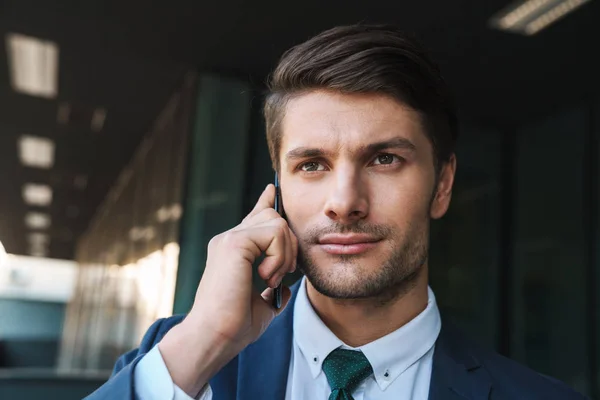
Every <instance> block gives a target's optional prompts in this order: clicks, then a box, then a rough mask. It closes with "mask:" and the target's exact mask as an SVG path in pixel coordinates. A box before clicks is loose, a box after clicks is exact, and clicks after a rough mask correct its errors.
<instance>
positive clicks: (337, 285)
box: [299, 256, 379, 299]
mask: <svg viewBox="0 0 600 400" xmlns="http://www.w3.org/2000/svg"><path fill="white" fill-rule="evenodd" d="M335 258H336V259H337V260H335V261H334V260H332V257H328V259H327V260H322V261H321V260H315V263H302V264H299V266H300V270H301V271H302V272H303V273H304V275H306V278H307V279H308V280H309V281H310V283H311V284H312V286H313V287H314V288H315V289H316V290H317V291H318V292H319V293H321V294H322V295H324V296H327V297H331V298H335V299H359V298H367V297H371V295H372V294H373V293H372V288H373V283H374V282H375V281H379V278H378V275H379V274H378V273H376V272H374V270H375V269H377V267H376V264H375V263H373V265H367V264H365V261H366V260H365V259H364V258H362V257H356V256H351V257H349V256H336V257H335ZM361 258H362V260H361ZM361 261H362V262H361ZM317 263H318V264H317ZM369 264H371V263H369ZM376 286H379V284H376Z"/></svg>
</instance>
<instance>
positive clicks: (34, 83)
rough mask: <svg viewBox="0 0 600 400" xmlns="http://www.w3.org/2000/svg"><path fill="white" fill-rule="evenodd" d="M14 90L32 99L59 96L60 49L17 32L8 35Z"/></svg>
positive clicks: (50, 43)
mask: <svg viewBox="0 0 600 400" xmlns="http://www.w3.org/2000/svg"><path fill="white" fill-rule="evenodd" d="M6 48H7V52H8V58H9V62H10V78H11V85H12V87H13V89H14V90H15V91H17V92H20V93H25V94H28V95H31V96H39V97H45V98H54V97H56V95H57V93H58V46H57V45H56V43H54V42H51V41H49V40H40V39H37V38H34V37H31V36H25V35H21V34H18V33H9V34H7V35H6Z"/></svg>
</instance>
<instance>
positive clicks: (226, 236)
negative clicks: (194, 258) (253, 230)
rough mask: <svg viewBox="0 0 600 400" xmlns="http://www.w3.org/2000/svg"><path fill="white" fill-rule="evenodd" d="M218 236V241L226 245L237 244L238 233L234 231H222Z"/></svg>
mask: <svg viewBox="0 0 600 400" xmlns="http://www.w3.org/2000/svg"><path fill="white" fill-rule="evenodd" d="M220 236H221V239H220V241H219V242H220V243H222V244H223V245H225V246H227V247H235V246H237V245H238V244H239V240H240V235H239V233H238V232H236V231H228V232H225V233H222V234H221V235H220Z"/></svg>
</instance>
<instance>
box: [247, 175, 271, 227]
mask: <svg viewBox="0 0 600 400" xmlns="http://www.w3.org/2000/svg"><path fill="white" fill-rule="evenodd" d="M274 206H275V186H274V185H273V184H271V183H269V184H268V185H267V187H266V188H265V190H263V192H262V194H261V195H260V197H259V198H258V201H257V202H256V205H255V206H254V208H253V209H252V211H250V213H249V214H248V215H247V216H246V218H244V220H247V219H250V218H252V217H253V216H255V215H256V214H258V213H259V212H261V211H262V210H264V209H266V208H273V207H274Z"/></svg>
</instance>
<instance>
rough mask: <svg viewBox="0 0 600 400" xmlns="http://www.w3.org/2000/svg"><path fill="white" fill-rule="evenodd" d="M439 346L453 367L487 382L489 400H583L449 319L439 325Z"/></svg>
mask: <svg viewBox="0 0 600 400" xmlns="http://www.w3.org/2000/svg"><path fill="white" fill-rule="evenodd" d="M438 344H439V345H440V350H442V352H445V353H447V354H448V355H449V356H450V358H451V359H453V360H454V362H455V363H456V365H462V368H465V369H466V370H467V371H470V372H475V371H478V372H477V374H476V375H473V376H478V377H480V378H481V379H485V380H489V383H490V385H491V394H490V400H505V399H522V400H542V399H544V400H546V399H549V400H553V399H557V400H558V399H561V400H583V399H586V397H585V396H583V395H582V394H579V393H577V392H576V391H575V390H573V389H572V388H570V387H569V386H568V385H566V384H565V383H563V382H561V381H559V380H557V379H554V378H551V377H549V376H546V375H543V374H540V373H538V372H536V371H534V370H532V369H530V368H528V367H526V366H524V365H522V364H520V363H518V362H516V361H514V360H511V359H509V358H507V357H504V356H502V355H500V354H498V353H497V352H495V351H494V350H492V349H490V348H489V347H487V346H483V345H481V344H480V343H479V342H478V341H477V340H473V339H472V338H470V337H469V335H467V334H465V333H464V332H463V331H462V330H461V329H459V328H457V327H456V326H455V325H454V324H452V323H451V322H449V321H448V320H444V322H443V324H442V333H441V334H440V340H439V342H438Z"/></svg>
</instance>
